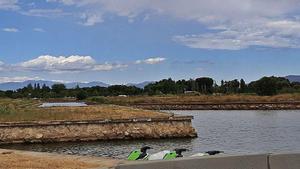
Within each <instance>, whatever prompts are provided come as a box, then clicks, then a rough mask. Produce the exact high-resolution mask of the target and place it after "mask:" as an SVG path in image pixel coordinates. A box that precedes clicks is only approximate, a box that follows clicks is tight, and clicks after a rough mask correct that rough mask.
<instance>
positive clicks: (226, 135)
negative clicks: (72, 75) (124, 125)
mask: <svg viewBox="0 0 300 169" xmlns="http://www.w3.org/2000/svg"><path fill="white" fill-rule="evenodd" d="M168 112H172V113H175V114H180V115H192V116H194V120H193V126H194V127H195V129H196V130H197V132H198V138H194V139H156V140H134V141H133V140H130V141H129V140H127V141H124V140H120V141H95V142H74V143H51V144H17V145H2V146H0V147H1V148H12V149H21V150H31V151H40V152H56V153H65V154H76V155H92V156H106V157H115V158H124V157H126V156H127V155H128V153H129V152H130V151H131V150H133V149H135V148H139V147H141V146H143V145H148V146H150V147H152V148H153V149H152V150H151V151H150V153H152V152H157V151H160V150H165V149H174V148H187V149H188V150H189V151H188V152H186V153H184V155H191V154H194V153H198V152H204V151H208V150H222V151H225V153H227V154H256V153H277V152H278V153H279V152H280V153H284V152H300V111H291V110H288V111H215V110H211V111H202V110H201V111H190V110H186V111H168Z"/></svg>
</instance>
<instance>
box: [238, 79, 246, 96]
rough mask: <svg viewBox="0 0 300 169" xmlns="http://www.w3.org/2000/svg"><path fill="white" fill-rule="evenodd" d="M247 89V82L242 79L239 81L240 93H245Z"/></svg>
mask: <svg viewBox="0 0 300 169" xmlns="http://www.w3.org/2000/svg"><path fill="white" fill-rule="evenodd" d="M246 90H247V84H246V82H245V80H244V79H241V81H240V93H245V92H246Z"/></svg>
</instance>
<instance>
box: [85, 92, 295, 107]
mask: <svg viewBox="0 0 300 169" xmlns="http://www.w3.org/2000/svg"><path fill="white" fill-rule="evenodd" d="M88 101H91V102H95V103H107V104H117V105H136V104H176V103H178V104H189V103H237V102H243V103H258V102H295V101H300V94H281V95H275V96H257V95H220V96H217V95H200V96H188V95H163V96H132V97H93V98H89V99H88Z"/></svg>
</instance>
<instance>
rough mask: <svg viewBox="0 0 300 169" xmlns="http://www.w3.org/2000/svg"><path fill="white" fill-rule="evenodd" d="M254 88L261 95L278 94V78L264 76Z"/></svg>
mask: <svg viewBox="0 0 300 169" xmlns="http://www.w3.org/2000/svg"><path fill="white" fill-rule="evenodd" d="M254 90H255V92H256V93H257V94H258V95H261V96H272V95H275V94H277V88H276V80H275V79H274V78H272V77H263V78H261V79H259V80H258V81H256V82H255V84H254Z"/></svg>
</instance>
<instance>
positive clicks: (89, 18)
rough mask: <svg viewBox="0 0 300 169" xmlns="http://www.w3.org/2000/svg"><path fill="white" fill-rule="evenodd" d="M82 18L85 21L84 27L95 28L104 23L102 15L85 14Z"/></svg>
mask: <svg viewBox="0 0 300 169" xmlns="http://www.w3.org/2000/svg"><path fill="white" fill-rule="evenodd" d="M80 18H81V19H83V22H82V25H84V26H93V25H95V24H97V23H101V22H103V21H104V20H103V18H102V16H101V15H100V14H88V13H83V14H81V17H80Z"/></svg>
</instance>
